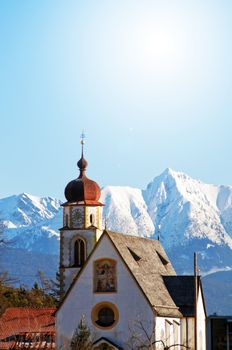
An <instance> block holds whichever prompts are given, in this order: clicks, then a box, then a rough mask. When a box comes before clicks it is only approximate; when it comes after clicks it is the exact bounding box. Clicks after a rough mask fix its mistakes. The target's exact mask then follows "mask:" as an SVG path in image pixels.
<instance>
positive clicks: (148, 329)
mask: <svg viewBox="0 0 232 350" xmlns="http://www.w3.org/2000/svg"><path fill="white" fill-rule="evenodd" d="M129 333H130V337H129V339H128V340H127V345H128V347H129V348H130V349H131V350H155V349H162V350H169V349H174V350H175V348H176V349H190V348H189V347H188V346H186V345H184V344H180V343H175V344H171V345H167V339H164V340H163V339H156V323H155V319H154V320H153V323H152V324H151V323H150V322H145V321H144V320H141V319H139V318H138V319H137V320H135V321H134V322H133V324H132V325H129ZM157 346H158V347H157Z"/></svg>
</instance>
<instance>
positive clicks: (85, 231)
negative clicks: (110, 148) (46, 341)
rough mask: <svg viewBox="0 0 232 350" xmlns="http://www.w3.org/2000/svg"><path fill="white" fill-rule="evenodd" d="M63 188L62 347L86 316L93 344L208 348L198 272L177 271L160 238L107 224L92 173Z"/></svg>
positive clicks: (59, 342)
mask: <svg viewBox="0 0 232 350" xmlns="http://www.w3.org/2000/svg"><path fill="white" fill-rule="evenodd" d="M78 167H79V171H80V174H79V177H78V178H77V179H76V180H73V181H71V182H70V183H69V184H68V185H67V186H66V189H65V196H66V199H67V202H66V203H64V204H63V213H64V214H63V227H62V229H61V240H60V273H61V288H62V291H63V295H64V297H63V300H62V302H61V304H60V306H59V308H58V310H57V313H56V346H57V349H63V348H69V347H70V341H71V339H72V336H73V334H74V332H75V330H76V329H77V326H78V324H79V322H80V320H81V318H82V317H83V316H84V317H85V321H86V323H87V325H88V326H89V328H90V330H91V334H92V337H93V342H94V345H93V347H94V348H95V349H99V350H100V349H102V350H103V349H104V350H110V349H125V350H127V349H128V350H129V349H139V348H140V349H141V348H144V349H145V348H147V349H157V350H158V349H168V348H174V349H176V350H177V349H181V348H184V347H185V348H189V349H197V350H205V349H206V336H205V318H206V313H205V307H204V298H203V292H202V288H201V282H200V279H199V278H197V279H196V278H194V276H177V275H176V272H175V270H174V268H173V267H172V264H171V262H170V261H169V259H168V257H167V255H166V253H165V251H164V249H163V247H162V246H161V244H160V242H159V241H158V240H152V239H147V238H141V237H135V236H129V235H124V234H122V233H115V232H110V231H108V230H103V225H102V207H103V204H102V203H101V202H100V201H99V200H100V195H101V191H100V188H99V186H98V185H97V184H96V182H94V181H92V180H90V179H88V178H87V177H86V167H87V161H86V160H85V159H84V156H83V144H82V155H81V159H80V160H79V162H78Z"/></svg>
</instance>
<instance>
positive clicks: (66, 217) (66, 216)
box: [65, 214, 68, 227]
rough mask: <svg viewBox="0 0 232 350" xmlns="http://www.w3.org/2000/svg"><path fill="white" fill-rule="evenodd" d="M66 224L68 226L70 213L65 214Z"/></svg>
mask: <svg viewBox="0 0 232 350" xmlns="http://www.w3.org/2000/svg"><path fill="white" fill-rule="evenodd" d="M65 226H67V227H68V214H66V215H65Z"/></svg>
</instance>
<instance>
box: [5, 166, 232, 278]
mask: <svg viewBox="0 0 232 350" xmlns="http://www.w3.org/2000/svg"><path fill="white" fill-rule="evenodd" d="M101 200H102V202H103V203H105V207H104V219H105V225H106V227H107V229H110V230H114V231H117V232H122V233H125V234H134V235H139V236H144V237H151V238H157V232H158V227H160V229H159V231H160V239H161V242H162V244H163V245H164V247H165V249H166V250H167V252H168V254H169V256H170V258H171V260H172V262H173V264H174V266H175V268H176V270H177V272H178V273H191V272H192V265H193V262H192V255H193V252H194V251H198V252H199V253H200V254H199V266H200V269H201V272H202V274H203V275H204V274H207V273H210V272H217V271H229V270H230V269H232V186H216V185H208V184H204V183H203V182H201V181H198V180H195V179H192V178H191V177H189V176H188V175H186V174H184V173H181V172H176V171H174V170H171V169H166V170H165V171H164V172H163V173H162V174H161V175H159V176H157V177H155V178H154V180H153V181H151V182H150V183H149V184H148V186H147V188H146V189H145V190H140V189H137V188H131V187H119V186H107V187H105V188H103V189H102V198H101ZM60 204H61V202H60V201H59V200H56V199H53V198H50V197H47V198H38V197H35V196H31V195H29V194H26V193H23V194H21V195H18V196H16V195H14V196H11V197H8V198H3V199H1V200H0V223H1V230H2V231H4V235H5V236H6V238H7V239H10V240H11V241H12V243H11V246H12V247H13V248H18V249H21V250H22V249H24V251H25V252H26V251H27V252H34V253H36V254H40V256H41V254H47V255H46V259H47V261H48V260H49V255H52V256H53V257H54V256H58V255H59V231H58V229H59V228H60V227H61V226H62V210H61V208H60ZM40 259H41V257H40V258H39V259H38V260H40ZM8 263H9V262H8ZM51 266H54V258H53V264H52V265H51ZM51 266H50V265H49V261H48V269H49V268H50V267H51ZM37 270H38V269H37ZM49 274H50V273H49Z"/></svg>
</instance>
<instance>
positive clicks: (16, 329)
mask: <svg viewBox="0 0 232 350" xmlns="http://www.w3.org/2000/svg"><path fill="white" fill-rule="evenodd" d="M55 311H56V308H54V307H50V308H47V307H46V308H38V309H36V308H30V307H10V308H8V309H6V310H5V312H4V313H3V314H2V315H1V317H0V349H10V348H11V349H12V348H17V347H20V346H19V345H20V344H21V345H22V343H23V342H24V343H25V342H27V343H28V342H29V341H31V342H32V341H33V342H35V338H36V337H37V338H38V337H39V338H40V339H42V338H43V339H45V338H48V337H49V340H46V339H45V341H43V344H42V345H41V344H40V346H39V343H38V341H37V343H36V346H35V347H34V346H32V345H31V347H30V348H31V349H33V348H38V349H39V348H46V347H47V346H48V343H49V347H50V348H54V347H55ZM19 339H20V341H19ZM40 343H41V341H40ZM24 345H25V344H24Z"/></svg>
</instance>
